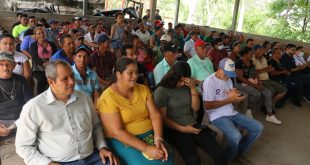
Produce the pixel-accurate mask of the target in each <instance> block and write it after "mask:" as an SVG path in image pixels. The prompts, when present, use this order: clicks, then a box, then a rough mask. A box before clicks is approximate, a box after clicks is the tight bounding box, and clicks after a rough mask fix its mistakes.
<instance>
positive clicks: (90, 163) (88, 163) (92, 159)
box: [58, 150, 110, 165]
mask: <svg viewBox="0 0 310 165" xmlns="http://www.w3.org/2000/svg"><path fill="white" fill-rule="evenodd" d="M58 163H59V164H61V165H110V162H109V158H106V163H105V164H104V163H103V162H102V159H101V157H100V156H99V152H98V150H95V151H94V152H93V153H92V154H91V155H90V156H88V157H86V158H84V159H81V160H76V161H73V162H58Z"/></svg>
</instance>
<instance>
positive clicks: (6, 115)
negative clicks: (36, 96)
mask: <svg viewBox="0 0 310 165" xmlns="http://www.w3.org/2000/svg"><path fill="white" fill-rule="evenodd" d="M13 79H14V80H13ZM13 81H14V83H13ZM13 84H14V85H13ZM0 86H1V88H0V120H16V119H18V118H19V115H20V112H21V110H22V107H23V106H24V104H25V103H26V102H27V101H28V100H30V99H31V97H32V92H31V90H30V88H29V86H28V83H27V81H26V79H25V78H24V77H23V76H20V75H17V74H13V77H12V78H9V79H0ZM13 87H14V89H13V90H12V88H13ZM11 91H12V94H10V93H11ZM11 95H12V96H13V97H12V98H13V99H12V98H11V97H10V96H11Z"/></svg>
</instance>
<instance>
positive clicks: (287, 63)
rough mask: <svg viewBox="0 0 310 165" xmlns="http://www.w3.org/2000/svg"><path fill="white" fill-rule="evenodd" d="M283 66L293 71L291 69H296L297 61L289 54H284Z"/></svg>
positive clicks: (282, 58)
mask: <svg viewBox="0 0 310 165" xmlns="http://www.w3.org/2000/svg"><path fill="white" fill-rule="evenodd" d="M280 62H281V64H282V66H283V67H284V68H285V69H287V70H289V71H291V69H294V68H296V64H295V59H294V58H293V57H291V56H289V55H288V54H286V53H284V54H283V55H282V57H281V59H280Z"/></svg>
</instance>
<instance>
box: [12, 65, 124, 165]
mask: <svg viewBox="0 0 310 165" xmlns="http://www.w3.org/2000/svg"><path fill="white" fill-rule="evenodd" d="M45 73H46V77H47V79H48V83H49V86H50V88H49V89H48V90H46V91H45V92H44V93H42V94H40V95H38V96H37V97H35V98H33V99H31V100H30V101H29V102H28V103H27V104H26V105H25V106H24V107H23V110H22V113H21V116H20V119H19V120H20V125H19V127H18V130H17V135H16V142H15V145H16V152H17V153H18V154H19V155H20V156H21V157H22V158H23V159H24V161H25V163H26V164H28V165H37V164H42V165H43V164H44V165H60V164H70V165H77V164H92V165H103V164H104V165H107V164H114V163H115V164H118V162H117V160H116V158H115V157H114V156H113V154H112V153H111V152H110V151H109V149H108V148H107V145H106V142H105V140H104V136H103V130H102V127H101V124H100V122H99V119H98V116H97V113H96V110H95V108H94V105H93V103H92V100H91V98H90V97H88V96H87V95H86V94H84V93H83V92H79V91H75V90H74V85H75V80H74V76H73V72H72V70H71V67H70V66H69V65H68V63H66V62H64V61H62V60H56V61H52V62H50V63H49V64H48V65H47V66H46V69H45Z"/></svg>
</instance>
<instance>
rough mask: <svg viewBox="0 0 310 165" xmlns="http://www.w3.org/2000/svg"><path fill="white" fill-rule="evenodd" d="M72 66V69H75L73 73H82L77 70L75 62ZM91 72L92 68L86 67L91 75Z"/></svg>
mask: <svg viewBox="0 0 310 165" xmlns="http://www.w3.org/2000/svg"><path fill="white" fill-rule="evenodd" d="M72 68H73V69H72V70H73V73H74V74H79V75H80V72H79V71H78V70H77V68H76V66H75V64H73V67H72ZM90 72H91V70H90V69H89V67H87V68H86V74H87V75H89V74H90Z"/></svg>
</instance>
